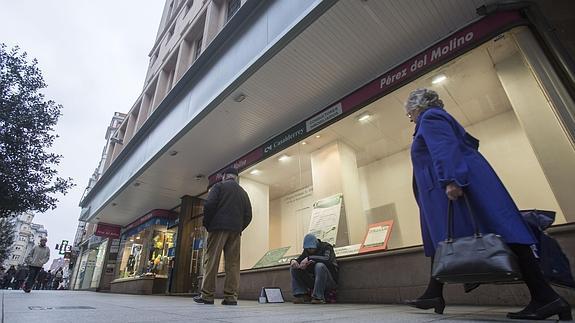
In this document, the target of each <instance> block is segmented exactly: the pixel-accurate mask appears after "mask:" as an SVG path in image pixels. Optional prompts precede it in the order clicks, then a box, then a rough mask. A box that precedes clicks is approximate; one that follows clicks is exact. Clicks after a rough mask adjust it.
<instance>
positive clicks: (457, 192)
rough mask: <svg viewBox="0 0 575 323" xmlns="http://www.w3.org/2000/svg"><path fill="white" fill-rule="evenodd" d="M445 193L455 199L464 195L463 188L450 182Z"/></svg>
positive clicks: (449, 197)
mask: <svg viewBox="0 0 575 323" xmlns="http://www.w3.org/2000/svg"><path fill="white" fill-rule="evenodd" d="M445 194H447V198H448V199H450V200H452V201H455V200H457V199H458V198H459V197H461V196H463V189H461V187H459V186H458V185H457V184H455V183H449V184H447V187H445Z"/></svg>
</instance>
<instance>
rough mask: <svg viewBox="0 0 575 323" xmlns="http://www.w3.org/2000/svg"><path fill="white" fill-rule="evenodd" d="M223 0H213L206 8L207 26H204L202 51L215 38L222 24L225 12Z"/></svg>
mask: <svg viewBox="0 0 575 323" xmlns="http://www.w3.org/2000/svg"><path fill="white" fill-rule="evenodd" d="M224 7H225V6H224V5H223V1H218V0H213V1H210V3H209V4H208V9H207V10H206V27H205V28H204V41H203V43H202V51H204V49H206V47H208V45H209V44H210V43H211V42H212V40H214V38H215V37H216V35H217V34H218V32H219V31H220V28H221V26H222V20H223V19H222V15H223V14H225V12H224V11H225V10H224Z"/></svg>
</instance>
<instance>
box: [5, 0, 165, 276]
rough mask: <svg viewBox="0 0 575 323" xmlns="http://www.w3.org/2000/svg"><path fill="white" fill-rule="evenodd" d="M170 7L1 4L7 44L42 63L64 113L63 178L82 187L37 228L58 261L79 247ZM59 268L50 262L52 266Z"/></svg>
mask: <svg viewBox="0 0 575 323" xmlns="http://www.w3.org/2000/svg"><path fill="white" fill-rule="evenodd" d="M163 5H164V0H98V1H93V0H0V42H2V43H5V44H6V45H7V46H8V48H12V47H13V46H15V45H18V46H19V47H20V48H21V50H23V51H26V52H27V53H28V56H29V57H30V58H36V59H38V65H39V67H40V69H41V70H42V73H43V75H44V79H45V81H46V83H47V84H48V88H47V89H46V90H45V91H44V93H45V94H46V97H47V98H48V99H51V100H54V101H56V102H57V103H58V104H61V105H63V106H64V108H63V110H62V113H63V116H62V117H61V118H60V120H59V122H58V125H57V127H56V133H57V134H58V135H59V136H60V138H58V139H57V140H56V142H55V144H54V147H53V150H54V151H55V152H57V153H59V154H62V155H63V156H64V158H63V159H62V162H61V164H60V165H59V166H58V170H59V176H62V177H65V178H67V177H72V178H73V179H74V183H76V184H77V186H76V187H74V188H73V189H72V190H71V191H70V192H69V193H68V194H67V195H66V196H59V200H60V202H59V203H58V207H57V208H56V209H55V210H51V211H48V212H46V213H44V214H37V215H36V217H35V219H34V222H35V223H38V224H43V225H44V227H46V229H47V230H48V245H49V246H50V248H51V249H52V259H54V258H57V257H58V255H57V252H55V250H54V246H55V244H56V243H59V242H60V241H62V240H69V241H70V243H72V241H73V240H74V235H75V233H76V228H77V225H78V217H79V215H80V207H78V203H79V201H80V198H81V197H82V193H83V191H84V188H85V187H86V185H87V183H88V179H89V178H90V176H91V175H92V172H93V171H94V169H95V168H96V166H97V164H98V161H99V159H100V157H101V153H102V149H103V147H104V145H105V139H104V136H105V134H106V128H107V126H108V124H109V123H110V120H111V118H112V116H113V114H114V112H115V111H119V112H124V113H125V112H128V110H129V109H130V108H131V106H132V104H133V103H134V102H135V100H136V99H137V97H138V96H139V94H140V92H141V91H142V86H143V84H144V77H145V74H146V70H147V66H148V53H149V51H150V50H151V48H152V46H153V43H154V40H155V36H156V32H157V29H158V25H159V23H160V18H161V15H162V9H163ZM50 264H51V262H50V263H48V264H47V265H48V266H49V265H50Z"/></svg>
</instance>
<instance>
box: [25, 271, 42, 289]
mask: <svg viewBox="0 0 575 323" xmlns="http://www.w3.org/2000/svg"><path fill="white" fill-rule="evenodd" d="M40 269H42V267H34V266H28V278H26V288H30V289H32V287H33V286H34V283H35V282H36V277H37V276H38V273H39V272H40Z"/></svg>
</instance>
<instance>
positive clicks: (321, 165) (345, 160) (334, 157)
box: [311, 141, 367, 246]
mask: <svg viewBox="0 0 575 323" xmlns="http://www.w3.org/2000/svg"><path fill="white" fill-rule="evenodd" d="M311 167H312V178H313V198H314V201H317V200H319V199H322V198H326V197H328V196H332V195H335V194H338V193H342V194H343V204H344V210H345V212H342V215H341V216H342V218H340V222H339V223H340V224H339V228H338V236H337V241H336V244H337V245H338V246H343V245H347V244H356V243H361V241H362V240H363V238H364V236H365V232H366V229H367V225H366V223H367V221H366V219H365V216H364V213H363V209H362V206H361V192H360V189H359V172H358V169H357V160H356V156H355V151H354V150H353V149H352V148H351V147H349V146H347V145H346V144H344V143H342V142H339V141H336V142H333V143H331V144H328V145H326V146H324V147H323V148H321V149H319V150H317V151H315V152H314V153H312V155H311ZM351 219H353V220H351Z"/></svg>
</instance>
